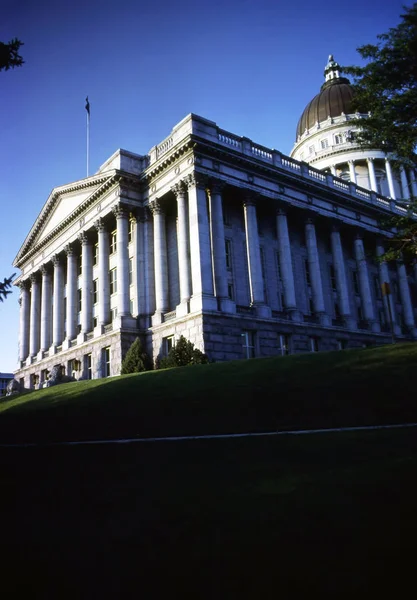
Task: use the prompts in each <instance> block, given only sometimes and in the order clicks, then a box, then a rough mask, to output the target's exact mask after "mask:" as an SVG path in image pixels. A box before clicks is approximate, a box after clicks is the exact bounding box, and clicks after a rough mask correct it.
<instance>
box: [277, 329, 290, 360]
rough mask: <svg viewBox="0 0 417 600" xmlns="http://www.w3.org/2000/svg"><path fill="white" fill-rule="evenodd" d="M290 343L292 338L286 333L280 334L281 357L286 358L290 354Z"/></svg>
mask: <svg viewBox="0 0 417 600" xmlns="http://www.w3.org/2000/svg"><path fill="white" fill-rule="evenodd" d="M290 341H291V340H290V336H289V335H287V334H286V333H280V334H279V335H278V344H279V351H280V354H281V356H286V355H287V354H289V353H290Z"/></svg>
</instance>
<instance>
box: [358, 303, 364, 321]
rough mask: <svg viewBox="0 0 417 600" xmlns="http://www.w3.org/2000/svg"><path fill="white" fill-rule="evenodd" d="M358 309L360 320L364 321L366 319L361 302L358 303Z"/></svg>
mask: <svg viewBox="0 0 417 600" xmlns="http://www.w3.org/2000/svg"><path fill="white" fill-rule="evenodd" d="M356 309H357V313H358V321H363V320H364V319H363V310H362V306H361V305H360V304H358V305H357V307H356Z"/></svg>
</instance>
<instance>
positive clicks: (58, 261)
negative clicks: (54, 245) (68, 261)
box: [51, 254, 62, 267]
mask: <svg viewBox="0 0 417 600" xmlns="http://www.w3.org/2000/svg"><path fill="white" fill-rule="evenodd" d="M51 260H52V264H53V265H54V267H59V265H60V264H62V263H61V257H60V256H59V254H54V255H53V257H52V259H51Z"/></svg>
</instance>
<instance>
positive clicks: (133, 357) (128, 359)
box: [121, 338, 150, 375]
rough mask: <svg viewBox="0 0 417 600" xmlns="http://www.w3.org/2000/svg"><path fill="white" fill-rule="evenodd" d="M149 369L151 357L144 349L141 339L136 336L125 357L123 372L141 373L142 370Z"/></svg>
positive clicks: (125, 373)
mask: <svg viewBox="0 0 417 600" xmlns="http://www.w3.org/2000/svg"><path fill="white" fill-rule="evenodd" d="M149 369H150V360H149V357H148V355H147V354H146V352H144V351H143V348H142V344H141V341H140V339H139V338H136V339H135V341H134V342H133V344H132V345H131V346H130V348H129V350H128V351H127V352H126V356H125V358H124V359H123V362H122V370H121V374H122V375H127V374H128V373H140V372H141V371H149Z"/></svg>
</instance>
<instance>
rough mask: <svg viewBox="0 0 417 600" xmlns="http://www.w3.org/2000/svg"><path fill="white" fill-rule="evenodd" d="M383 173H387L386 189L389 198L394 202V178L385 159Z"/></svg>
mask: <svg viewBox="0 0 417 600" xmlns="http://www.w3.org/2000/svg"><path fill="white" fill-rule="evenodd" d="M385 171H386V173H387V181H388V189H389V195H390V198H392V199H393V200H396V199H397V198H396V196H395V187H394V178H393V176H392V169H391V163H390V162H389V160H388V159H387V158H386V159H385Z"/></svg>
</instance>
